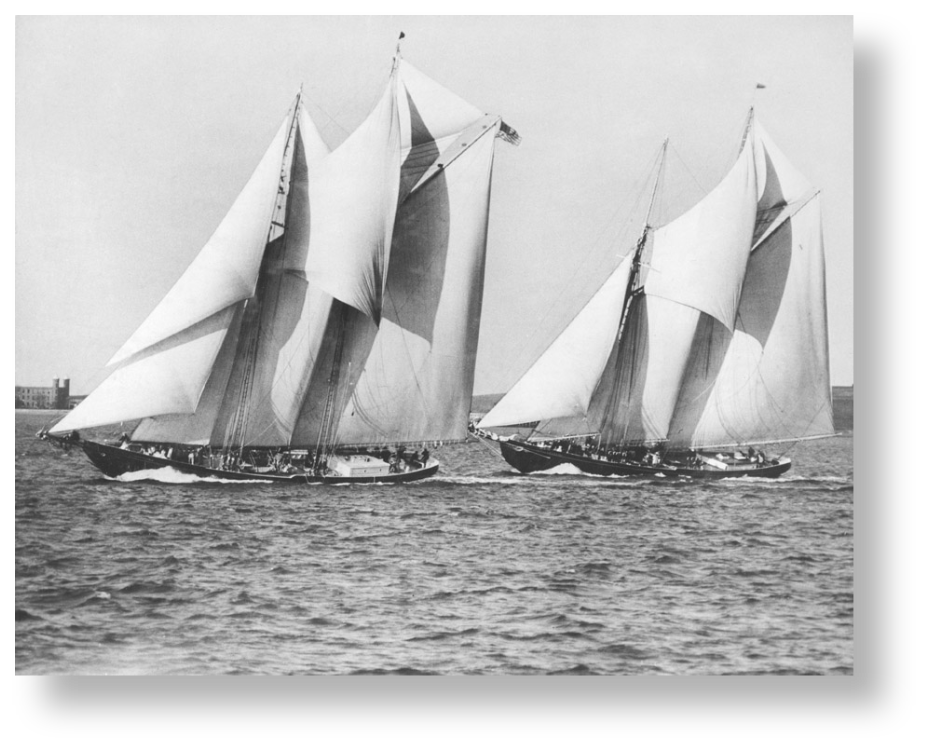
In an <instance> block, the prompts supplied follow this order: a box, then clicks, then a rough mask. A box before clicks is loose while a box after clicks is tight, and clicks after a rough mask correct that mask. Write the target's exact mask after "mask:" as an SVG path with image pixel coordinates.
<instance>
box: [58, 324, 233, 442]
mask: <svg viewBox="0 0 929 751" xmlns="http://www.w3.org/2000/svg"><path fill="white" fill-rule="evenodd" d="M233 313H234V310H233V307H232V306H230V307H229V308H226V309H225V310H223V311H220V312H219V313H216V314H215V315H213V316H210V317H209V318H208V319H207V320H205V321H201V322H200V323H198V324H196V325H194V326H192V327H190V328H189V329H187V330H185V331H183V332H181V333H180V334H176V335H175V336H173V337H169V338H168V339H166V340H163V341H162V342H160V343H159V344H157V345H155V346H153V347H150V348H148V349H147V350H146V351H144V352H142V353H140V354H139V355H137V356H136V357H134V358H132V359H131V360H129V361H127V362H124V363H123V364H122V365H121V366H120V367H119V368H117V369H116V370H115V371H114V372H113V373H111V374H110V375H109V376H108V377H107V378H106V379H105V380H104V381H103V383H101V384H100V385H99V386H98V387H97V388H96V389H94V391H93V392H92V393H91V394H90V395H88V397H87V398H86V399H84V401H82V402H81V403H80V404H79V405H77V407H75V408H74V409H73V410H72V411H71V412H69V413H68V414H67V415H65V417H64V419H62V420H61V421H60V422H59V423H57V424H56V425H55V426H54V427H53V428H52V429H51V432H52V433H65V432H68V431H71V430H79V429H83V428H89V427H95V426H98V425H110V424H112V423H117V422H123V421H126V420H137V419H139V418H141V417H148V416H150V415H157V414H168V413H190V412H193V411H194V410H195V409H196V408H197V403H198V402H199V401H200V395H201V393H202V391H203V387H204V385H205V383H206V381H207V378H208V377H209V375H210V372H211V370H212V368H213V362H214V361H215V359H216V355H217V353H218V352H219V349H220V346H221V345H222V343H223V339H224V338H225V336H226V331H227V329H228V328H229V324H230V322H231V320H232V317H233Z"/></svg>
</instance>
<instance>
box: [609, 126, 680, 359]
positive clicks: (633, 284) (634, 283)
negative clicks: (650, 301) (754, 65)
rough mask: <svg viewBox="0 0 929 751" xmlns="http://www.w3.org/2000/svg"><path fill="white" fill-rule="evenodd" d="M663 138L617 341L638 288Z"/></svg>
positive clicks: (664, 152) (662, 158)
mask: <svg viewBox="0 0 929 751" xmlns="http://www.w3.org/2000/svg"><path fill="white" fill-rule="evenodd" d="M669 140H670V139H668V138H665V139H664V143H662V144H661V153H660V154H659V156H658V167H657V169H656V170H655V182H654V183H653V184H652V192H651V196H650V197H649V199H648V209H646V211H645V223H644V225H643V226H642V233H641V234H640V235H639V239H638V241H637V242H636V246H635V250H634V251H633V254H632V270H631V271H630V273H629V282H628V284H627V285H626V295H625V297H624V298H623V314H622V317H621V318H620V321H619V329H618V331H617V334H616V341H617V342H619V341H620V340H621V339H622V337H623V329H625V327H626V319H627V318H628V317H629V308H630V305H631V303H632V296H633V295H634V294H635V292H636V290H637V289H638V288H639V286H640V285H639V276H640V271H641V266H642V254H643V253H644V252H645V243H646V242H647V241H648V232H649V230H650V229H652V227H651V226H650V225H649V220H650V219H651V216H652V209H653V208H654V206H655V199H656V198H657V197H658V185H659V183H660V181H661V170H662V169H663V167H664V162H665V157H666V156H667V153H668V141H669Z"/></svg>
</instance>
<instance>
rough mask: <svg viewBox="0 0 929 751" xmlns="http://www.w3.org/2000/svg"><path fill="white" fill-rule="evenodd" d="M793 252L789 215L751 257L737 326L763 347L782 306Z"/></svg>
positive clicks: (740, 302)
mask: <svg viewBox="0 0 929 751" xmlns="http://www.w3.org/2000/svg"><path fill="white" fill-rule="evenodd" d="M792 255H793V231H792V221H791V220H790V219H788V220H786V221H785V222H784V223H783V224H781V226H780V227H778V228H777V229H776V230H774V232H772V233H771V235H770V236H769V237H768V238H767V239H766V240H765V241H764V242H763V243H762V244H761V245H759V246H758V247H757V248H756V249H755V250H754V251H753V252H752V254H751V256H749V259H748V268H747V270H746V272H745V281H744V282H743V283H742V297H741V299H740V301H739V315H738V318H737V320H736V328H737V329H739V330H741V331H743V332H745V333H746V334H748V335H749V336H751V337H752V338H754V339H756V340H758V342H759V344H761V347H762V349H763V348H764V346H765V345H766V344H767V342H768V337H769V336H770V334H771V329H772V328H773V327H774V322H775V320H776V318H777V313H778V311H779V310H780V307H781V300H782V299H783V297H784V290H785V289H786V288H787V275H788V273H789V271H790V262H791V256H792Z"/></svg>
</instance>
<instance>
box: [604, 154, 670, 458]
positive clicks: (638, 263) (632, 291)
mask: <svg viewBox="0 0 929 751" xmlns="http://www.w3.org/2000/svg"><path fill="white" fill-rule="evenodd" d="M669 140H670V139H669V138H665V139H664V142H663V143H662V144H661V151H660V153H659V155H658V166H657V168H656V169H655V181H654V183H653V184H652V191H651V195H650V196H649V199H648V208H647V209H646V211H645V222H644V224H643V225H642V233H641V234H640V235H639V239H638V241H637V242H636V246H635V250H634V251H633V253H632V268H631V269H630V271H629V280H628V282H627V283H626V293H625V295H624V296H623V312H622V315H621V316H620V319H619V327H618V328H617V330H616V339H615V341H614V347H617V348H618V347H619V344H620V342H621V341H622V338H623V334H624V333H625V330H626V324H627V322H628V320H629V312H630V310H631V309H632V300H633V298H634V297H635V296H636V295H637V293H638V292H639V291H640V290H641V289H642V287H641V285H640V284H639V277H640V275H641V267H642V255H643V254H644V253H645V245H646V243H647V241H648V233H649V230H651V229H652V227H651V225H650V224H649V221H650V219H651V216H652V209H653V208H654V206H655V200H656V199H657V197H658V186H659V184H660V182H661V171H662V169H663V168H664V163H665V158H666V156H667V153H668V142H669ZM619 388H620V384H619V380H618V379H614V380H613V385H612V388H611V389H610V395H609V398H608V399H607V405H608V408H607V411H606V412H605V413H604V415H603V419H604V420H607V419H608V415H610V414H613V413H614V412H615V411H616V400H617V399H618V398H619ZM598 433H599V435H598V437H597V446H598V447H599V446H600V444H601V442H602V441H603V424H601V425H600V430H599V431H598Z"/></svg>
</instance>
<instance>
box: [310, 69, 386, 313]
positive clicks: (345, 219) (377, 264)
mask: <svg viewBox="0 0 929 751" xmlns="http://www.w3.org/2000/svg"><path fill="white" fill-rule="evenodd" d="M396 99H397V80H396V74H395V73H392V74H391V76H390V81H389V83H388V85H387V89H386V90H385V92H384V95H383V96H382V97H381V100H380V102H379V103H378V105H377V106H376V107H375V109H374V111H373V112H372V113H371V114H370V115H369V116H368V118H367V119H366V120H365V121H364V122H363V123H362V124H361V126H359V128H358V129H357V130H356V131H355V132H354V133H352V134H351V135H350V136H349V137H348V138H347V139H346V140H345V141H344V142H343V143H342V144H341V145H340V146H339V147H338V148H337V149H335V151H333V152H332V153H331V154H330V155H329V156H328V157H327V158H326V159H324V160H322V162H320V164H319V165H318V168H317V169H316V170H315V171H314V173H313V174H312V175H311V176H310V182H309V195H310V205H311V206H313V211H312V213H311V215H310V245H309V251H308V255H307V264H306V272H307V278H308V279H309V281H311V282H312V283H313V284H315V285H317V286H318V287H319V288H320V289H322V290H323V291H325V292H327V293H328V294H330V295H332V297H334V298H336V299H337V300H341V301H342V302H344V303H346V304H347V305H351V306H352V307H354V308H357V309H358V310H360V311H361V312H363V313H364V314H365V315H367V316H369V317H370V318H371V319H372V320H373V321H375V323H377V322H379V321H380V317H381V307H382V304H383V293H384V284H385V280H386V273H387V268H388V265H389V259H390V238H391V236H392V234H393V223H394V217H395V215H396V211H397V197H398V195H399V189H400V123H399V115H398V109H397V101H396Z"/></svg>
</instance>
